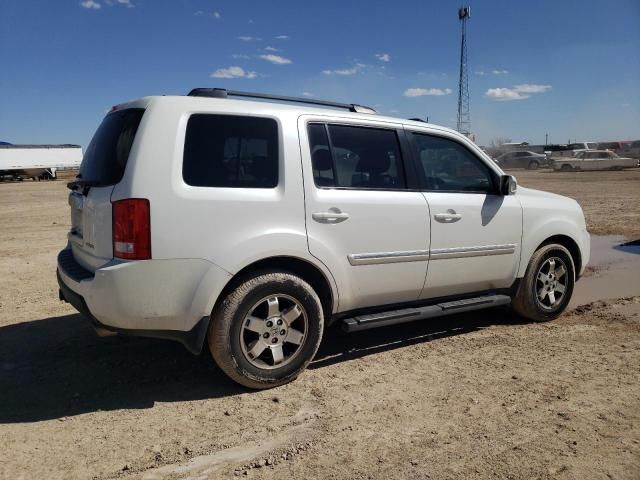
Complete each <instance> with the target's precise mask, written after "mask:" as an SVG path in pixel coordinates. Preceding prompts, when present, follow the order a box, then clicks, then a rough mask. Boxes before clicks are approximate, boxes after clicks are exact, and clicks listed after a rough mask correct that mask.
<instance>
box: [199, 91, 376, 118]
mask: <svg viewBox="0 0 640 480" xmlns="http://www.w3.org/2000/svg"><path fill="white" fill-rule="evenodd" d="M188 96H189V97H209V98H228V97H243V98H258V99H261V100H277V101H280V102H292V103H305V104H308V105H321V106H323V107H334V108H344V109H347V110H349V111H350V112H356V113H376V111H375V110H374V109H373V108H370V107H365V106H363V105H357V104H355V103H338V102H329V101H326V100H315V99H313V98H300V97H286V96H283V95H270V94H268V93H254V92H240V91H237V90H227V89H226V88H194V89H193V90H191V91H190V92H189V95H188Z"/></svg>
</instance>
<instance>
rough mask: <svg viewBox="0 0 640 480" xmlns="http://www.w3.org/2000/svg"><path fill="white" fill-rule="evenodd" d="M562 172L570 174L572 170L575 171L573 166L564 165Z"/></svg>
mask: <svg viewBox="0 0 640 480" xmlns="http://www.w3.org/2000/svg"><path fill="white" fill-rule="evenodd" d="M561 170H562V171H563V172H570V171H571V170H573V168H572V167H571V165H567V164H566V163H565V164H564V165H562V168H561Z"/></svg>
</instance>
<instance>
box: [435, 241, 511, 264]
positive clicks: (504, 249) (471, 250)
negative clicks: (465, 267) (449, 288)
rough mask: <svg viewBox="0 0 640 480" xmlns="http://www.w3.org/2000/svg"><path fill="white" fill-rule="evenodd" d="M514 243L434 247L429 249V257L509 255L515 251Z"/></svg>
mask: <svg viewBox="0 0 640 480" xmlns="http://www.w3.org/2000/svg"><path fill="white" fill-rule="evenodd" d="M515 251H516V245H515V244H513V243H509V244H506V245H486V246H482V247H456V248H434V249H433V250H431V255H430V259H431V260H440V259H444V258H465V257H484V256H490V255H509V254H512V253H515Z"/></svg>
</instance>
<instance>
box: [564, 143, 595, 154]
mask: <svg viewBox="0 0 640 480" xmlns="http://www.w3.org/2000/svg"><path fill="white" fill-rule="evenodd" d="M567 147H569V149H570V150H573V151H574V152H575V151H582V150H597V149H598V144H597V143H596V142H576V143H570V144H569V145H567Z"/></svg>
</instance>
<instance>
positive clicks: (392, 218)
mask: <svg viewBox="0 0 640 480" xmlns="http://www.w3.org/2000/svg"><path fill="white" fill-rule="evenodd" d="M230 97H237V99H232V98H230ZM252 97H253V98H257V99H260V101H256V100H248V99H247V98H252ZM302 103H304V104H306V105H301V104H302ZM69 188H70V189H71V193H70V195H69V204H70V205H71V220H72V228H71V231H70V232H69V235H68V239H69V243H68V246H67V247H66V248H65V249H64V250H62V251H61V252H60V254H59V256H58V272H57V275H58V282H59V285H60V298H61V299H62V300H66V301H68V302H70V303H71V304H72V305H73V306H74V307H75V308H77V309H78V310H79V311H80V312H82V313H83V314H84V315H86V316H87V317H88V318H89V319H90V320H91V321H92V323H93V324H94V325H95V326H96V328H97V329H98V332H99V333H102V334H104V333H107V332H118V333H128V334H135V335H143V336H149V337H160V338H169V339H173V340H178V341H180V342H182V343H183V344H184V345H185V346H186V347H187V348H188V349H189V350H190V351H192V352H194V353H199V352H200V351H201V350H202V347H203V345H204V343H205V341H206V342H207V343H208V346H209V349H210V351H211V353H212V355H213V358H214V359H215V361H216V362H217V364H218V365H219V366H220V368H221V369H222V370H224V371H225V372H226V373H227V374H228V375H229V376H230V377H231V378H232V379H233V380H235V381H237V382H239V383H241V384H243V385H245V386H248V387H252V388H267V387H272V386H276V385H280V384H283V383H286V382H289V381H291V380H292V379H294V378H296V376H298V375H299V374H300V373H301V372H302V370H303V369H304V368H305V367H306V366H307V364H308V363H309V362H310V361H311V359H312V358H313V356H314V354H315V352H316V350H317V348H318V346H319V344H320V341H321V339H322V334H323V330H324V328H325V326H327V325H330V324H332V323H334V322H340V323H342V326H343V328H345V329H346V330H347V331H358V330H364V329H368V328H373V327H379V326H385V325H391V324H396V323H400V322H408V321H415V320H423V319H428V318H432V317H436V316H442V315H448V314H452V313H457V312H463V311H469V310H476V309H481V308H487V307H493V306H497V305H506V304H509V303H512V305H513V307H514V309H515V310H516V312H518V313H519V314H521V315H523V316H525V317H526V318H529V319H531V320H535V321H542V320H549V319H553V318H555V317H557V316H558V315H559V314H560V313H561V312H562V311H563V310H564V309H565V307H566V306H567V304H568V302H569V299H570V297H571V294H572V291H573V288H574V282H575V280H576V279H577V278H578V277H579V275H580V274H581V273H582V272H583V271H584V268H585V265H586V264H587V262H588V260H589V234H588V233H587V231H586V226H585V220H584V216H583V214H582V210H581V209H580V207H579V205H578V204H577V203H576V202H575V201H574V200H571V199H569V198H565V197H561V196H558V195H553V194H550V193H544V192H540V191H535V190H529V189H525V188H520V187H517V186H516V182H515V179H514V178H513V177H511V176H508V175H504V173H503V172H502V171H501V170H500V168H499V167H498V166H497V165H496V164H495V163H494V162H493V161H492V160H491V159H490V158H489V157H488V156H487V155H486V154H485V153H483V152H482V151H481V150H480V149H479V148H478V147H477V146H476V145H475V144H473V143H472V142H470V141H469V140H468V139H467V138H465V137H464V136H462V135H460V134H458V133H456V132H454V131H452V130H449V129H447V128H442V127H438V126H435V125H430V124H427V123H424V122H420V121H411V120H404V119H400V118H388V117H382V116H378V115H376V114H375V112H374V111H373V110H371V109H368V108H366V107H360V106H357V105H345V104H338V103H333V102H321V101H315V100H309V99H297V98H290V97H276V96H270V95H262V94H253V93H243V92H232V91H226V90H221V89H196V90H194V91H192V92H191V93H190V94H189V95H188V96H174V97H146V98H142V99H140V100H136V101H133V102H129V103H125V104H122V105H118V106H117V107H114V108H113V111H111V112H110V113H109V114H108V115H107V116H106V118H105V119H104V121H103V122H102V124H101V125H100V127H99V128H98V131H97V132H96V134H95V136H94V138H93V140H92V141H91V144H90V145H89V147H88V148H87V151H86V153H85V156H84V159H83V162H82V166H81V168H80V173H79V175H78V178H77V179H76V180H75V181H74V182H71V183H70V184H69Z"/></svg>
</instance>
